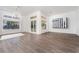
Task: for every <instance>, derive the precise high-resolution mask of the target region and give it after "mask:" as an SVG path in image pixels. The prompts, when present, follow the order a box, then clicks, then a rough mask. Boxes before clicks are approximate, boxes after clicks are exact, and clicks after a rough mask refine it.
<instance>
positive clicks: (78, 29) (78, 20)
mask: <svg viewBox="0 0 79 59" xmlns="http://www.w3.org/2000/svg"><path fill="white" fill-rule="evenodd" d="M76 33H77V35H78V36H79V10H77V20H76Z"/></svg>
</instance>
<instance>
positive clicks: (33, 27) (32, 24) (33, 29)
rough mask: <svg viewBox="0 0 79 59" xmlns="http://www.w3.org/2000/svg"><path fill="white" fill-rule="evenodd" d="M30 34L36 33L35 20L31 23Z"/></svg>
mask: <svg viewBox="0 0 79 59" xmlns="http://www.w3.org/2000/svg"><path fill="white" fill-rule="evenodd" d="M31 32H36V20H33V21H31Z"/></svg>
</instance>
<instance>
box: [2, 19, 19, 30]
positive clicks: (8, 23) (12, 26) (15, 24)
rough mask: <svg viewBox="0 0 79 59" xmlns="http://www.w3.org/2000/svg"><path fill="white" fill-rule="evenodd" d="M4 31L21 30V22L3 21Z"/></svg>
mask: <svg viewBox="0 0 79 59" xmlns="http://www.w3.org/2000/svg"><path fill="white" fill-rule="evenodd" d="M3 29H19V22H18V21H9V20H3Z"/></svg>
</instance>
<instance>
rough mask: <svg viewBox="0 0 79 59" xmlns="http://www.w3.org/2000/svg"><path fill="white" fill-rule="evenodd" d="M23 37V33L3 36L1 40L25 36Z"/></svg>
mask: <svg viewBox="0 0 79 59" xmlns="http://www.w3.org/2000/svg"><path fill="white" fill-rule="evenodd" d="M23 35H24V34H22V33H17V34H10V35H3V36H1V38H0V40H6V39H10V38H15V37H19V36H23Z"/></svg>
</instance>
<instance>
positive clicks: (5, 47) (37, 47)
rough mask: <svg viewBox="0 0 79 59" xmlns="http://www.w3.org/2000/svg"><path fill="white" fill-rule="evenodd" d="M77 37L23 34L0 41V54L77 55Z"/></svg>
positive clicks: (78, 38)
mask: <svg viewBox="0 0 79 59" xmlns="http://www.w3.org/2000/svg"><path fill="white" fill-rule="evenodd" d="M78 52H79V37H78V36H76V35H71V34H61V33H45V34H41V35H36V34H30V33H24V36H21V37H16V38H13V39H7V40H0V53H78Z"/></svg>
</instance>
